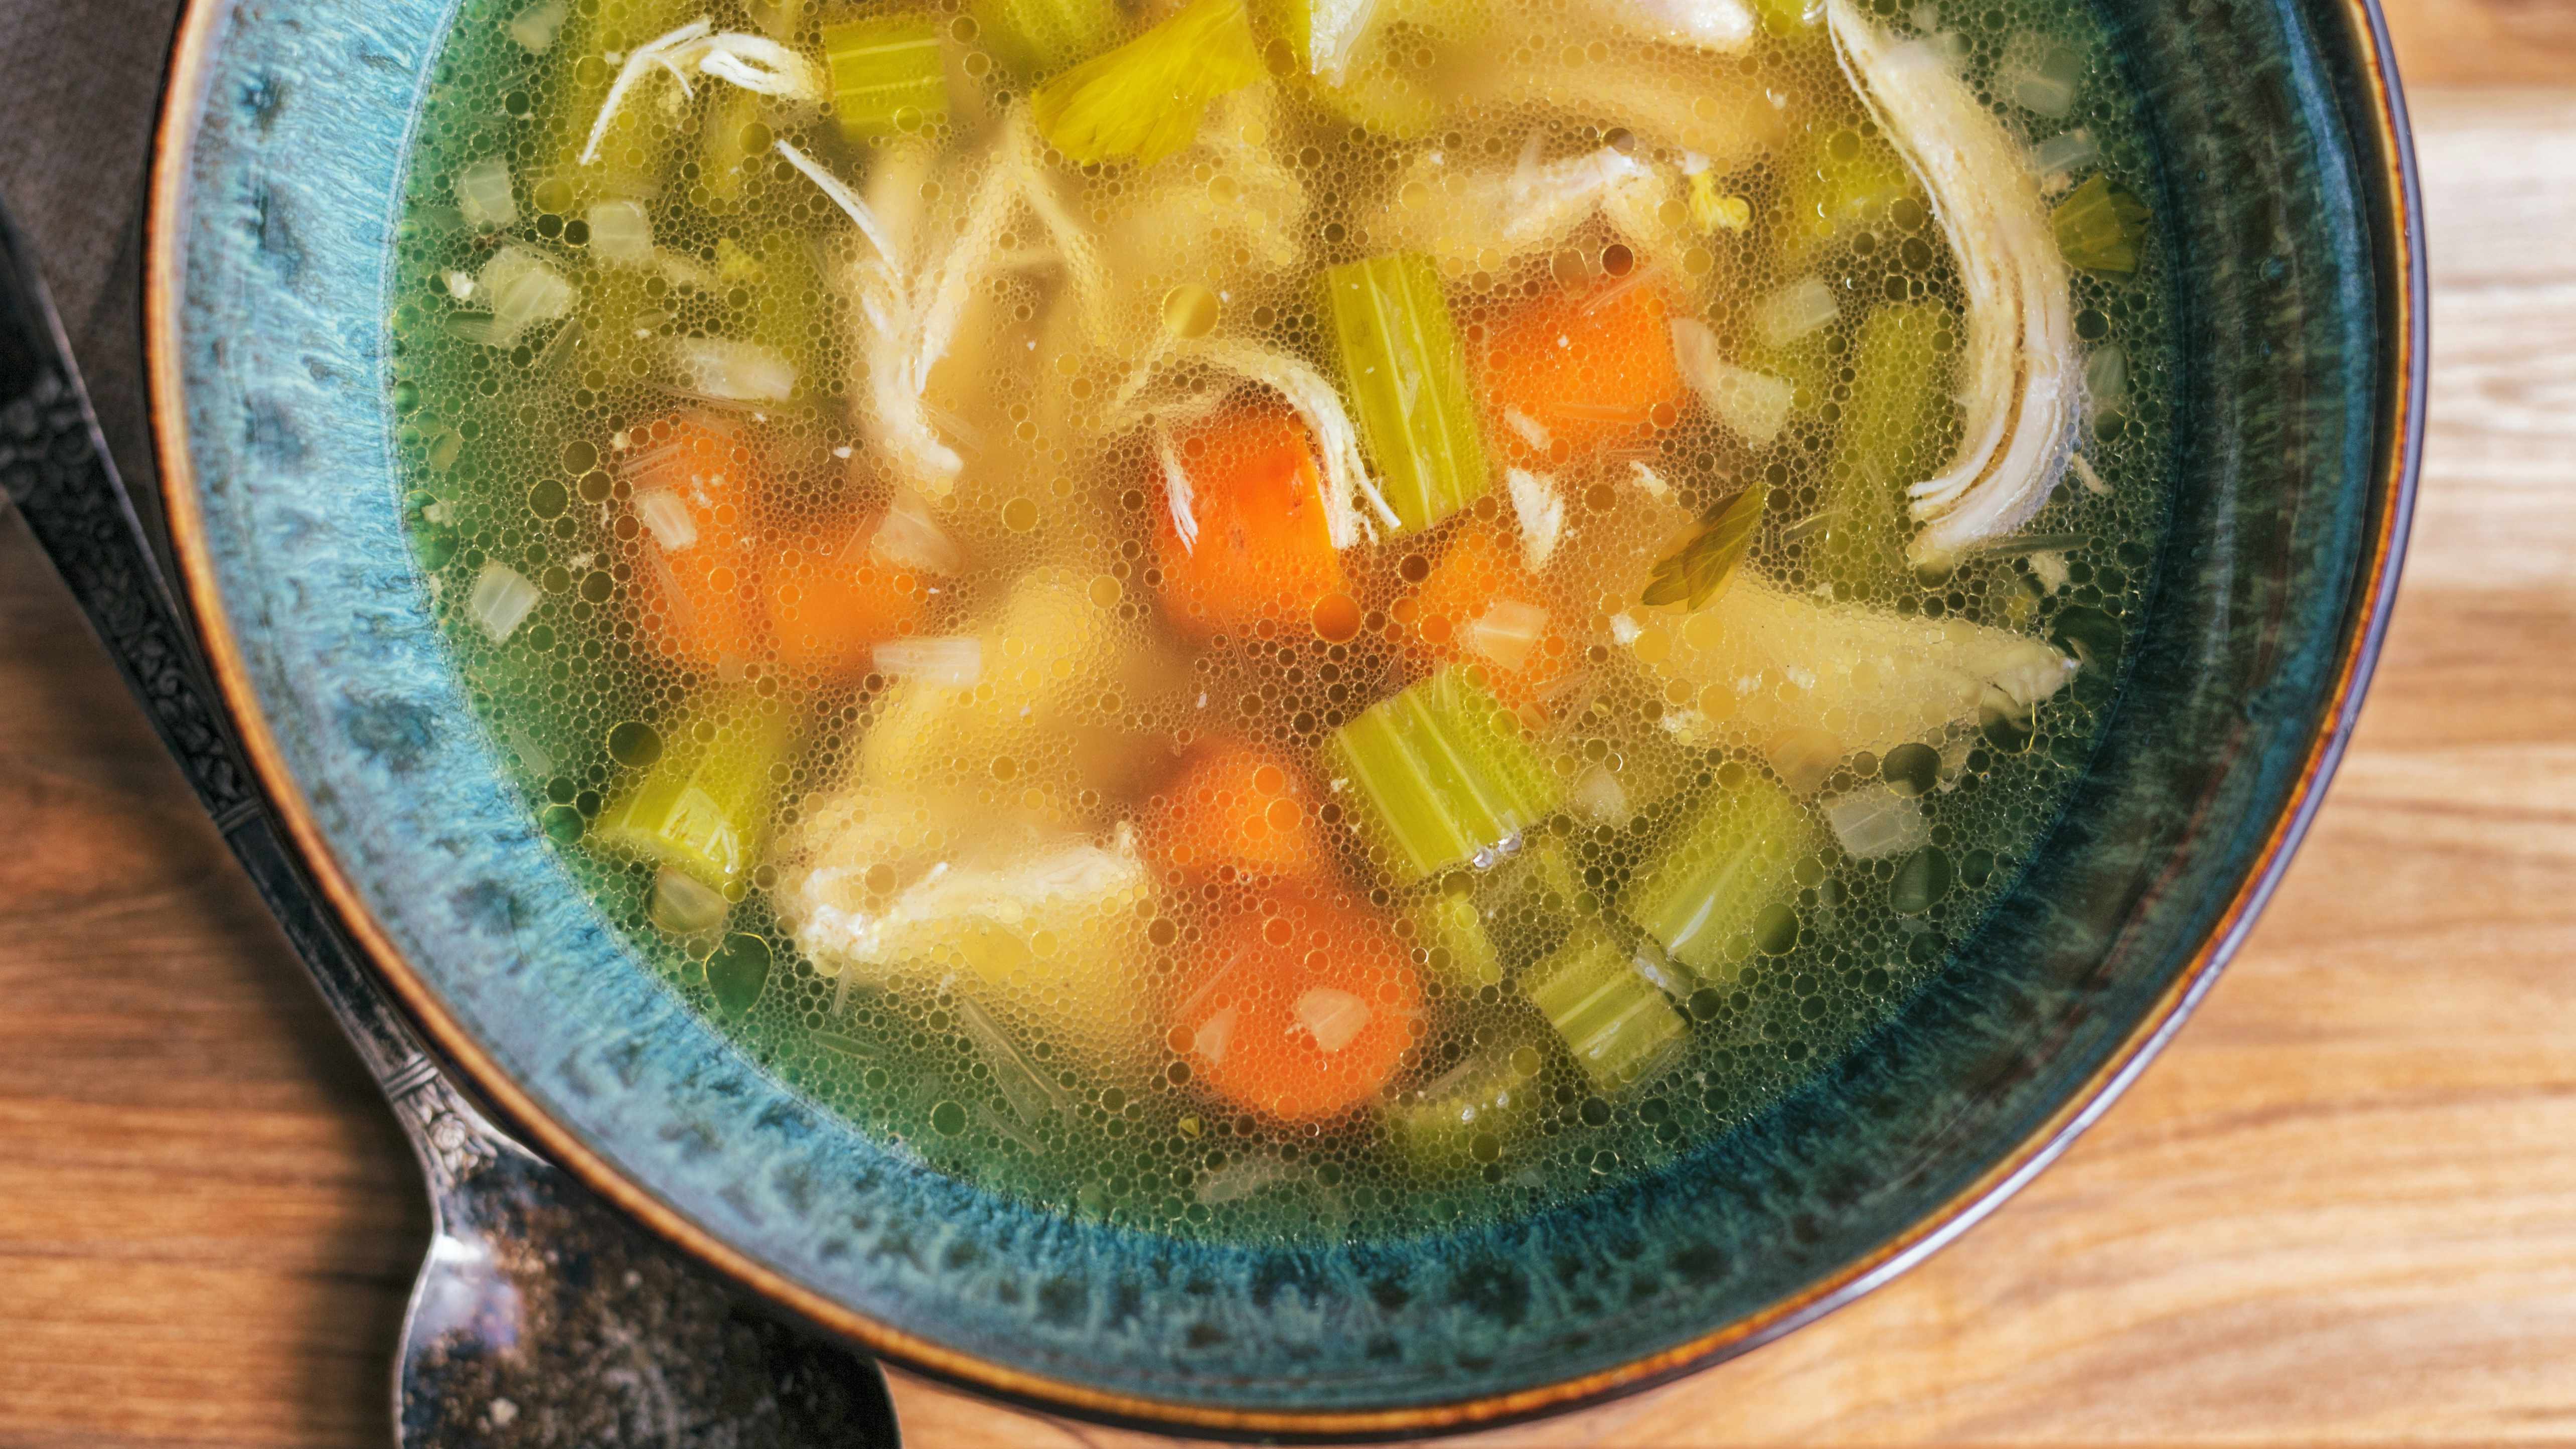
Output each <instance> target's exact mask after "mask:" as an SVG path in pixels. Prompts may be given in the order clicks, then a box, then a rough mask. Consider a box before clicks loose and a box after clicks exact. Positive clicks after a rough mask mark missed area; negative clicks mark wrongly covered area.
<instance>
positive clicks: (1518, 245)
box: [1375, 131, 1672, 266]
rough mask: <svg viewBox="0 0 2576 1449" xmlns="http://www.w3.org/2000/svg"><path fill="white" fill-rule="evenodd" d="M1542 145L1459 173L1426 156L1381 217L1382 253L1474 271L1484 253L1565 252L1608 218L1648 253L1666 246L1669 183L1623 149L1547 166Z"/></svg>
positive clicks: (1445, 161) (1437, 154) (1533, 140)
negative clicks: (1602, 216) (1507, 161)
mask: <svg viewBox="0 0 2576 1449" xmlns="http://www.w3.org/2000/svg"><path fill="white" fill-rule="evenodd" d="M1541 141H1542V137H1541V134H1540V133H1538V132H1535V131H1533V132H1531V133H1530V137H1529V140H1528V142H1527V143H1526V144H1525V145H1523V146H1522V148H1521V152H1520V158H1519V160H1518V161H1517V162H1515V163H1514V164H1513V165H1511V166H1508V167H1501V166H1474V167H1468V166H1460V165H1458V164H1456V163H1455V162H1454V161H1453V160H1452V159H1451V158H1450V157H1449V155H1448V153H1446V152H1444V151H1438V150H1433V151H1426V152H1424V153H1423V154H1422V155H1421V156H1419V157H1417V158H1415V160H1414V162H1413V164H1412V165H1411V166H1410V167H1408V168H1406V170H1405V173H1404V175H1403V176H1402V177H1401V178H1399V179H1398V181H1397V183H1396V187H1395V192H1394V196H1395V200H1394V201H1393V202H1392V203H1390V204H1389V206H1388V207H1387V209H1386V211H1385V212H1384V213H1383V214H1382V216H1381V217H1380V220H1379V222H1378V224H1377V227H1376V230H1375V235H1376V237H1377V238H1378V241H1379V243H1380V244H1381V245H1382V246H1386V247H1389V248H1402V249H1405V250H1408V251H1418V252H1424V253H1427V254H1429V255H1430V256H1431V257H1432V258H1434V259H1435V260H1438V261H1441V262H1445V263H1448V264H1450V265H1453V266H1473V265H1477V264H1478V259H1479V257H1480V256H1482V255H1483V254H1485V253H1488V252H1494V253H1499V254H1501V255H1503V256H1507V257H1508V256H1523V255H1527V254H1528V253H1530V252H1534V251H1539V250H1542V249H1544V248H1547V247H1552V246H1555V245H1557V244H1558V243H1559V242H1562V241H1564V240H1565V239H1566V238H1567V237H1568V236H1570V235H1572V234H1573V232H1574V229H1575V228H1576V227H1579V226H1581V225H1582V224H1583V223H1585V222H1586V221H1589V220H1591V219H1592V217H1593V215H1594V214H1595V213H1606V214H1608V215H1609V217H1610V219H1611V223H1612V225H1614V226H1617V227H1618V228H1619V229H1620V230H1621V231H1622V232H1623V233H1626V234H1627V235H1628V236H1629V238H1630V240H1632V241H1635V242H1638V243H1639V244H1641V245H1653V244H1656V243H1659V242H1660V240H1661V238H1662V234H1663V231H1664V228H1663V227H1662V226H1660V225H1659V224H1657V223H1656V222H1655V221H1654V218H1655V215H1656V213H1657V212H1658V211H1659V210H1660V209H1661V208H1662V206H1663V203H1664V202H1665V201H1666V200H1667V199H1668V198H1669V197H1670V196H1671V194H1672V183H1671V180H1670V178H1669V177H1666V176H1664V175H1663V174H1662V173H1660V172H1658V171H1657V170H1656V169H1655V168H1654V167H1651V166H1649V165H1647V164H1646V163H1645V162H1643V161H1640V160H1637V159H1636V158H1635V157H1633V156H1629V155H1627V154H1625V153H1623V152H1621V151H1619V150H1617V149H1615V148H1612V147H1609V146H1604V147H1602V148H1600V149H1599V150H1596V151H1586V152H1584V153H1582V154H1580V155H1576V156H1568V157H1565V158H1564V159H1562V160H1557V161H1547V162H1542V161H1541V160H1540V159H1539V156H1540V154H1541V152H1540V145H1541Z"/></svg>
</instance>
